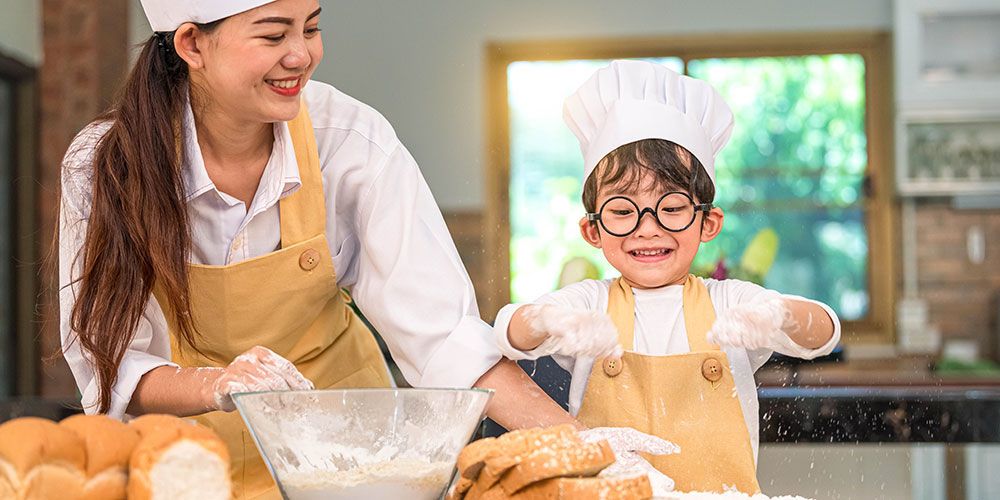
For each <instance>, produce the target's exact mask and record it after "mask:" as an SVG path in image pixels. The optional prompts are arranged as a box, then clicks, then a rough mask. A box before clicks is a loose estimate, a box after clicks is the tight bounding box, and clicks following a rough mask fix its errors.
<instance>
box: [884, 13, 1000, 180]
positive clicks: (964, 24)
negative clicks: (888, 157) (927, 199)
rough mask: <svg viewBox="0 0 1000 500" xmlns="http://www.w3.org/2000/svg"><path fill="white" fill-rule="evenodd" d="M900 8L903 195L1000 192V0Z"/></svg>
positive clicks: (897, 24)
mask: <svg viewBox="0 0 1000 500" xmlns="http://www.w3.org/2000/svg"><path fill="white" fill-rule="evenodd" d="M894 7H895V60H896V72H895V78H896V82H895V83H896V85H895V89H896V179H897V186H898V189H899V192H900V194H903V195H959V194H980V195H981V194H987V195H992V194H997V195H998V196H1000V1H998V0H896V2H895V3H894Z"/></svg>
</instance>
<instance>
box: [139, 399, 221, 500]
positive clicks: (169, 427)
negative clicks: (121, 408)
mask: <svg viewBox="0 0 1000 500" xmlns="http://www.w3.org/2000/svg"><path fill="white" fill-rule="evenodd" d="M154 417H155V418H154ZM129 425H134V426H135V427H136V429H137V430H138V431H139V434H140V435H141V440H140V441H139V444H138V445H137V446H136V447H135V450H134V451H133V452H132V458H131V460H130V461H129V483H128V498H129V500H229V498H230V495H231V490H232V486H231V483H230V478H229V452H228V451H227V450H226V445H225V443H223V442H222V440H221V439H219V437H218V436H217V435H216V434H215V433H214V432H212V431H211V430H209V429H208V428H206V427H202V426H200V425H192V424H188V423H186V422H185V421H183V420H181V419H179V418H176V417H166V416H163V415H157V416H153V415H151V416H149V417H141V418H138V419H136V420H134V421H133V422H132V423H130V424H129Z"/></svg>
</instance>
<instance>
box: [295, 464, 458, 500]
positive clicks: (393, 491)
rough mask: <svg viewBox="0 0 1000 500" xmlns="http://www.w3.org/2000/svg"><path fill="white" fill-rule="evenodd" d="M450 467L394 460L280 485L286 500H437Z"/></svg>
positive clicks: (305, 475)
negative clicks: (403, 499)
mask: <svg viewBox="0 0 1000 500" xmlns="http://www.w3.org/2000/svg"><path fill="white" fill-rule="evenodd" d="M453 467H454V466H453V464H452V463H450V462H433V463H428V462H424V461H421V460H416V459H397V460H389V461H386V462H377V463H370V464H367V465H363V466H360V467H357V468H354V469H351V470H346V471H330V470H325V471H314V472H293V473H290V474H288V475H286V476H285V477H283V478H282V481H281V485H282V488H283V489H284V493H285V495H287V496H288V499H289V500H340V499H344V500H347V499H359V498H363V499H365V500H398V499H401V498H405V499H408V500H410V499H412V500H437V498H439V497H440V496H441V493H443V492H444V488H445V487H446V485H447V484H448V480H449V479H450V478H451V473H452V469H453Z"/></svg>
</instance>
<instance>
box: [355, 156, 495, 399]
mask: <svg viewBox="0 0 1000 500" xmlns="http://www.w3.org/2000/svg"><path fill="white" fill-rule="evenodd" d="M372 168H380V170H379V171H378V173H377V175H375V176H374V180H373V181H372V183H371V185H370V187H369V188H368V189H367V190H366V192H364V193H363V195H362V196H361V198H360V199H361V202H360V204H359V208H358V213H357V217H356V220H355V226H356V230H357V233H358V240H359V242H360V251H359V255H358V260H357V266H358V267H357V272H356V276H357V281H356V282H355V283H354V285H353V286H352V287H351V293H352V296H353V297H354V300H355V302H356V303H357V305H358V308H359V309H360V310H361V311H362V312H363V313H364V315H365V317H366V318H367V319H368V321H369V322H371V324H372V325H373V326H374V327H375V329H376V330H377V331H378V332H379V333H380V334H381V335H382V338H383V339H384V340H385V342H386V345H388V347H389V351H390V352H391V353H392V357H393V359H394V360H395V361H396V364H397V365H398V366H399V369H400V371H401V372H402V374H403V376H404V377H406V380H407V381H408V382H410V383H411V384H413V385H415V386H419V387H471V386H472V384H474V383H475V382H476V380H478V379H479V377H480V376H482V374H483V373H485V372H486V371H487V370H489V369H490V368H492V367H493V365H495V364H496V363H497V361H499V360H500V353H499V351H497V348H496V347H495V346H494V345H493V342H492V339H491V337H490V327H489V325H487V324H486V323H485V322H484V321H483V320H482V319H480V317H479V307H478V306H477V304H476V295H475V290H474V289H473V287H472V281H471V280H470V279H469V275H468V273H467V272H466V270H465V266H464V265H463V264H462V260H461V258H460V257H459V255H458V250H456V249H455V244H454V242H453V241H452V239H451V234H450V233H449V232H448V228H447V226H445V223H444V218H443V217H442V216H441V212H440V210H439V209H438V207H437V204H436V203H435V201H434V198H433V196H432V195H431V191H430V189H429V188H428V187H427V183H426V182H425V181H424V178H423V176H422V175H421V174H420V170H419V169H418V167H417V164H416V161H415V160H414V159H413V157H412V156H410V154H409V152H408V151H406V149H405V148H404V147H403V146H402V145H399V144H397V146H396V147H395V148H394V149H393V150H392V151H391V152H390V153H389V156H388V157H387V159H386V162H385V164H384V165H381V166H379V165H373V166H372ZM352 274H354V273H352Z"/></svg>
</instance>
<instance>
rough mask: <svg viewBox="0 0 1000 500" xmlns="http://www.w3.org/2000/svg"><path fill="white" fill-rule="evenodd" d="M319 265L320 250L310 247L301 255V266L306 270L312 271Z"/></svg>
mask: <svg viewBox="0 0 1000 500" xmlns="http://www.w3.org/2000/svg"><path fill="white" fill-rule="evenodd" d="M318 265H319V252H317V251H316V250H314V249H312V248H309V249H307V250H306V251H304V252H302V255H299V267H301V268H302V269H304V270H306V271H312V270H313V269H316V266H318Z"/></svg>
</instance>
